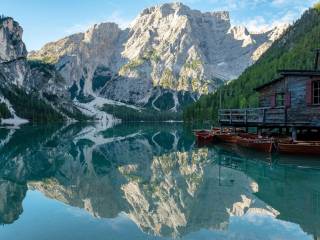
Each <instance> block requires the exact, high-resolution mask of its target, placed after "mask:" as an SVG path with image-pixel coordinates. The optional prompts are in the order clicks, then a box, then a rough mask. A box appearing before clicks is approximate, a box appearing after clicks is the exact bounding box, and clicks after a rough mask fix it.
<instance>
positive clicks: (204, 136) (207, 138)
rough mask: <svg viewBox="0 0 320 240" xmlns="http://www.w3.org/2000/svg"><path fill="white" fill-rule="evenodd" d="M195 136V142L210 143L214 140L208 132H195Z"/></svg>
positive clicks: (212, 135) (210, 132)
mask: <svg viewBox="0 0 320 240" xmlns="http://www.w3.org/2000/svg"><path fill="white" fill-rule="evenodd" d="M195 136H196V138H197V140H198V141H201V142H212V141H213V139H214V134H213V133H212V131H209V130H200V131H196V132H195Z"/></svg>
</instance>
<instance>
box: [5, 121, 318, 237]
mask: <svg viewBox="0 0 320 240" xmlns="http://www.w3.org/2000/svg"><path fill="white" fill-rule="evenodd" d="M0 223H1V227H0V239H4V240H20V239H21V240H29V239H30V240H53V239H59V240H60V239H63V240H64V239H66V240H69V239H70V240H71V239H72V240H73V239H77V240H84V239H85V240H91V239H95V240H100V239H117V240H118V239H119V240H121V239H130V240H131V239H201V240H205V239H245V240H250V239H259V240H260V239H277V240H278V239H290V240H294V239H299V240H301V239H318V238H320V161H319V162H318V161H317V158H306V157H297V156H294V157H292V156H280V155H272V156H270V155H266V154H262V153H257V152H254V151H249V150H247V149H241V148H237V147H235V146H231V145H216V146H211V147H205V146H204V147H200V146H198V145H197V144H196V143H195V141H194V137H193V135H192V131H191V129H190V128H188V127H184V126H183V125H181V124H173V123H172V124H169V123H168V124H121V125H118V126H115V127H114V128H111V129H103V128H102V127H100V126H95V125H82V124H73V125H68V126H59V125H50V126H24V127H22V128H21V129H4V128H2V129H0Z"/></svg>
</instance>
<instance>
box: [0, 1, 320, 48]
mask: <svg viewBox="0 0 320 240" xmlns="http://www.w3.org/2000/svg"><path fill="white" fill-rule="evenodd" d="M317 1H319V0H181V1H179V2H182V3H184V4H186V5H188V6H189V7H190V8H192V9H197V10H201V11H203V12H212V11H220V10H227V11H229V12H230V16H231V23H232V24H233V25H245V26H246V27H247V28H248V29H249V30H251V31H260V30H265V29H268V28H271V27H273V26H275V25H277V24H282V23H293V22H294V21H295V20H296V19H298V18H299V16H300V15H301V14H302V13H303V12H304V11H305V10H306V9H308V8H309V7H311V6H313V5H314V3H315V2H317ZM168 2H176V1H171V0H0V14H3V15H6V16H10V17H13V18H14V19H15V20H16V21H18V22H19V23H20V25H21V26H22V27H23V29H24V35H23V40H24V42H25V43H26V46H27V49H28V50H29V51H30V50H37V49H40V48H41V47H42V46H43V45H44V44H45V43H48V42H51V41H56V40H58V39H60V38H62V37H65V36H67V35H70V34H72V33H76V32H83V31H85V30H86V29H88V28H89V27H90V26H91V25H94V24H95V23H101V22H116V23H118V24H119V26H120V27H122V28H126V27H127V26H128V25H129V24H130V22H132V20H134V19H135V17H137V15H138V14H139V13H140V12H142V10H143V9H145V8H147V7H150V6H153V5H159V4H163V3H168Z"/></svg>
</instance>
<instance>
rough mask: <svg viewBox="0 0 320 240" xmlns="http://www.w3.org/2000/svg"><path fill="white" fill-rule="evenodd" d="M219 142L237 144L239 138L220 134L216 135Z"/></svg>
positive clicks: (234, 135)
mask: <svg viewBox="0 0 320 240" xmlns="http://www.w3.org/2000/svg"><path fill="white" fill-rule="evenodd" d="M216 137H217V140H218V141H220V142H223V143H233V144H236V143H237V141H238V138H239V136H238V135H236V134H231V133H218V134H216Z"/></svg>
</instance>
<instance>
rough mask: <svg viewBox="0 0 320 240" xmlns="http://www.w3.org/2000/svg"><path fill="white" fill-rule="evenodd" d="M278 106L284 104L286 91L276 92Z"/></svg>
mask: <svg viewBox="0 0 320 240" xmlns="http://www.w3.org/2000/svg"><path fill="white" fill-rule="evenodd" d="M276 106H277V107H283V106H284V93H277V94H276Z"/></svg>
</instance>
